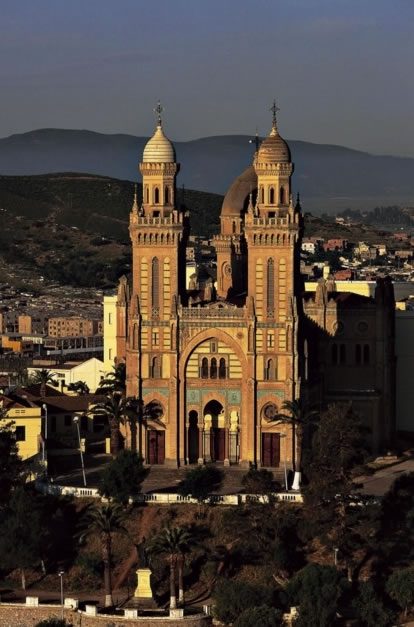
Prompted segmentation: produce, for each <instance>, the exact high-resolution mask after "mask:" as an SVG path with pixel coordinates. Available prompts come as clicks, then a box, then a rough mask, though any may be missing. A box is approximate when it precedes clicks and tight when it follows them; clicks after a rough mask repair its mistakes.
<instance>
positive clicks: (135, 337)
mask: <svg viewBox="0 0 414 627" xmlns="http://www.w3.org/2000/svg"><path fill="white" fill-rule="evenodd" d="M132 348H133V349H134V350H135V351H136V350H138V325H137V324H134V326H133V327H132Z"/></svg>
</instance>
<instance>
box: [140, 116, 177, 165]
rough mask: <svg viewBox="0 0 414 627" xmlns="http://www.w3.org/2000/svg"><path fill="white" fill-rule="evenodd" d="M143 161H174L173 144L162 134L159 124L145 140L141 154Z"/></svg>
mask: <svg viewBox="0 0 414 627" xmlns="http://www.w3.org/2000/svg"><path fill="white" fill-rule="evenodd" d="M142 161H143V162H144V163H173V162H174V161H175V150H174V146H173V145H172V143H171V142H170V140H169V139H168V137H166V136H165V135H164V131H163V130H162V126H161V124H158V126H157V129H156V131H155V133H154V135H153V136H152V137H151V139H150V140H149V141H148V142H147V144H146V146H145V148H144V153H143V155H142Z"/></svg>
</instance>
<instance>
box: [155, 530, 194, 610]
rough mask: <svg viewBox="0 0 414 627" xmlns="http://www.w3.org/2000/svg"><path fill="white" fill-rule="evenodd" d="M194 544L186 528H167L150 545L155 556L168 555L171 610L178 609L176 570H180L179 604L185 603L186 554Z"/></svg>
mask: <svg viewBox="0 0 414 627" xmlns="http://www.w3.org/2000/svg"><path fill="white" fill-rule="evenodd" d="M192 544H194V537H193V536H192V534H191V531H190V530H189V529H185V528H184V527H165V529H163V531H162V532H161V533H160V534H159V535H158V536H156V537H155V538H154V539H153V541H152V542H151V543H150V546H149V551H150V552H151V553H154V554H163V555H166V557H167V561H168V563H169V566H170V609H175V608H176V607H177V597H176V588H175V579H176V570H177V569H178V602H179V603H180V604H183V603H184V581H183V570H184V562H185V554H186V553H188V552H189V551H190V547H191V545H192Z"/></svg>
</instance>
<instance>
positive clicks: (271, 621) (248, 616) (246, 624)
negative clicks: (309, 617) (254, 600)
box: [233, 605, 284, 627]
mask: <svg viewBox="0 0 414 627" xmlns="http://www.w3.org/2000/svg"><path fill="white" fill-rule="evenodd" d="M283 624H284V623H283V620H282V612H281V611H280V610H277V609H275V608H274V607H269V606H268V605H259V606H258V607H250V608H249V609H247V610H244V612H243V613H242V614H241V615H240V616H239V617H238V618H237V619H236V621H235V622H234V623H233V627H281V626H282V625H283Z"/></svg>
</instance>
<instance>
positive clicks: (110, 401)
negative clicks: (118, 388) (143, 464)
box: [90, 392, 128, 457]
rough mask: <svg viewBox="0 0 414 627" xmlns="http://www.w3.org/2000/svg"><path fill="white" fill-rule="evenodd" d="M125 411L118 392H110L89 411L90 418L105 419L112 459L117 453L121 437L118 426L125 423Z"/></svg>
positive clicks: (123, 402)
mask: <svg viewBox="0 0 414 627" xmlns="http://www.w3.org/2000/svg"><path fill="white" fill-rule="evenodd" d="M127 411H128V409H127V405H126V402H125V398H123V396H122V395H121V394H120V393H119V392H112V393H111V394H110V395H108V396H107V397H106V399H105V400H104V401H102V402H100V403H97V404H96V405H94V406H93V407H92V408H91V411H90V413H91V414H92V416H105V417H106V418H107V420H108V424H109V430H110V439H111V455H112V456H113V457H116V456H117V455H118V453H119V448H120V437H121V434H120V432H119V426H120V425H121V424H123V423H124V422H125V417H126V413H127Z"/></svg>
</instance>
